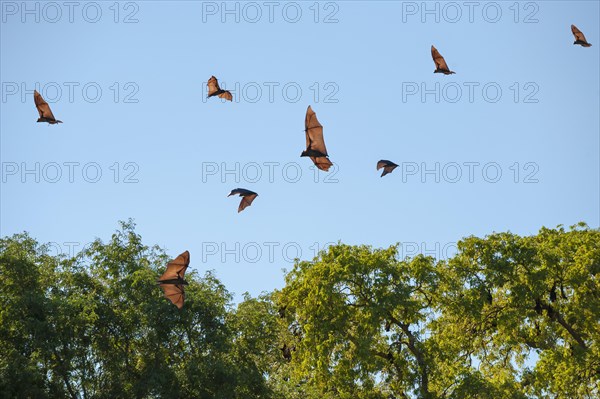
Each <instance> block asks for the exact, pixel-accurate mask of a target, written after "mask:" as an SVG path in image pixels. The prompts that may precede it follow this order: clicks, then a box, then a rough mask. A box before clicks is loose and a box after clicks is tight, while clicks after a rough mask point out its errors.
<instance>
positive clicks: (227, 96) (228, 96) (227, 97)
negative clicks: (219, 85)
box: [217, 90, 233, 101]
mask: <svg viewBox="0 0 600 399" xmlns="http://www.w3.org/2000/svg"><path fill="white" fill-rule="evenodd" d="M217 97H219V98H224V99H225V100H229V101H233V96H232V95H231V92H230V91H229V90H225V91H224V92H223V93H221V94H219V95H218V96H217Z"/></svg>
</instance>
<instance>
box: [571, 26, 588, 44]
mask: <svg viewBox="0 0 600 399" xmlns="http://www.w3.org/2000/svg"><path fill="white" fill-rule="evenodd" d="M571 32H573V36H575V40H579V41H582V42H585V43H587V40H585V36H584V35H583V32H581V31H580V30H579V29H577V27H576V26H575V25H571Z"/></svg>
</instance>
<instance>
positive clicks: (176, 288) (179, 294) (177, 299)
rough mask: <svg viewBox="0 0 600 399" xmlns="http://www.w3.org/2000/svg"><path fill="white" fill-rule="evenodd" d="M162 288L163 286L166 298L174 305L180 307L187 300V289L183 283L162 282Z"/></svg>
mask: <svg viewBox="0 0 600 399" xmlns="http://www.w3.org/2000/svg"><path fill="white" fill-rule="evenodd" d="M160 288H162V290H163V292H164V294H165V298H167V299H168V300H169V301H171V302H172V303H173V305H175V306H177V307H178V308H179V309H181V308H182V307H183V302H184V301H185V291H184V290H183V285H179V284H161V285H160Z"/></svg>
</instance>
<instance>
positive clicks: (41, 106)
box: [33, 90, 56, 120]
mask: <svg viewBox="0 0 600 399" xmlns="http://www.w3.org/2000/svg"><path fill="white" fill-rule="evenodd" d="M33 101H34V102H35V107H36V108H37V110H38V113H39V114H40V118H47V119H51V120H54V119H56V118H55V117H54V115H53V114H52V111H51V110H50V106H49V105H48V103H47V102H46V101H45V100H44V98H43V97H42V95H41V94H40V93H38V92H37V90H34V91H33Z"/></svg>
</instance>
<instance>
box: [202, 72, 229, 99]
mask: <svg viewBox="0 0 600 399" xmlns="http://www.w3.org/2000/svg"><path fill="white" fill-rule="evenodd" d="M206 85H207V86H208V97H214V96H217V97H219V98H224V99H226V100H229V101H233V96H232V95H231V92H230V91H229V90H223V89H221V88H220V87H219V82H218V81H217V78H215V77H214V76H211V77H210V79H208V82H207V83H206ZM208 97H207V98H208Z"/></svg>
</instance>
